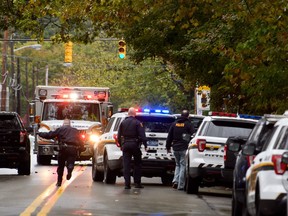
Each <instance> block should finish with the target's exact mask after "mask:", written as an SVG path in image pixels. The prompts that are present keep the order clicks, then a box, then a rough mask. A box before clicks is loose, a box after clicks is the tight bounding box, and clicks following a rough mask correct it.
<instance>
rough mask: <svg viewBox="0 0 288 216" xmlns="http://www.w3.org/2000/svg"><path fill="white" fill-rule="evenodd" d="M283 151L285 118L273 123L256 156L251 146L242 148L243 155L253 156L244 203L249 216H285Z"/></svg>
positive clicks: (287, 143)
mask: <svg viewBox="0 0 288 216" xmlns="http://www.w3.org/2000/svg"><path fill="white" fill-rule="evenodd" d="M287 151H288V118H283V119H280V120H278V121H277V122H276V123H275V125H274V128H273V131H272V135H271V136H270V137H269V139H267V140H266V142H265V144H264V146H263V148H262V151H261V152H260V153H258V154H257V148H256V145H255V144H254V143H249V144H247V145H246V146H244V148H243V154H244V155H247V156H250V155H251V156H254V155H255V154H257V155H256V156H255V158H254V160H253V161H252V164H251V166H250V167H249V169H248V170H247V172H246V202H247V210H248V212H249V214H250V215H286V209H287V206H286V199H287V192H286V190H285V187H287V185H286V184H287V176H288V174H287V171H286V169H287V164H285V163H283V162H282V154H283V153H285V152H287ZM283 180H284V181H283Z"/></svg>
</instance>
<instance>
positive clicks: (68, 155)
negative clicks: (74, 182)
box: [37, 119, 84, 187]
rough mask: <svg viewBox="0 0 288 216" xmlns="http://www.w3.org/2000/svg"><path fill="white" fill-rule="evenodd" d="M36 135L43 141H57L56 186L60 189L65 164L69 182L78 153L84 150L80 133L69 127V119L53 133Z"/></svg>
mask: <svg viewBox="0 0 288 216" xmlns="http://www.w3.org/2000/svg"><path fill="white" fill-rule="evenodd" d="M37 134H38V135H39V136H40V137H43V138H45V139H53V138H55V137H57V139H58V142H59V153H58V168H57V174H58V180H57V184H56V186H58V187H60V186H61V184H62V176H63V173H64V168H65V164H66V166H67V175H66V179H67V180H69V179H70V178H71V176H72V171H73V169H74V163H75V160H76V157H77V154H78V151H83V150H84V149H83V148H84V143H83V142H82V140H81V138H80V133H79V131H78V130H77V129H76V128H73V127H71V122H70V120H69V119H65V120H64V122H63V126H62V127H60V128H57V129H56V130H55V131H49V132H47V133H44V132H42V133H41V132H39V133H37Z"/></svg>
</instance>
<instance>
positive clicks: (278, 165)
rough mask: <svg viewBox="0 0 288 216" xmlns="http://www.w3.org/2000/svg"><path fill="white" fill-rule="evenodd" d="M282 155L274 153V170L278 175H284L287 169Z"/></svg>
mask: <svg viewBox="0 0 288 216" xmlns="http://www.w3.org/2000/svg"><path fill="white" fill-rule="evenodd" d="M281 158H282V155H272V162H273V164H274V171H275V173H276V174H277V175H283V174H284V173H285V171H286V166H287V165H286V164H285V163H282V162H281Z"/></svg>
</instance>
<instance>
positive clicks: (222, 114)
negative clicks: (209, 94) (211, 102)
mask: <svg viewBox="0 0 288 216" xmlns="http://www.w3.org/2000/svg"><path fill="white" fill-rule="evenodd" d="M209 115H210V116H227V117H237V114H236V113H227V112H214V111H212V112H209Z"/></svg>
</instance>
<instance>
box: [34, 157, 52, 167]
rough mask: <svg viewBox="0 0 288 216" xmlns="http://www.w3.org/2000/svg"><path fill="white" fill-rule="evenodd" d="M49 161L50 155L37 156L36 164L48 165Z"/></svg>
mask: <svg viewBox="0 0 288 216" xmlns="http://www.w3.org/2000/svg"><path fill="white" fill-rule="evenodd" d="M51 159H52V156H51V155H37V163H38V164H39V165H50V164H51Z"/></svg>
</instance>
